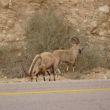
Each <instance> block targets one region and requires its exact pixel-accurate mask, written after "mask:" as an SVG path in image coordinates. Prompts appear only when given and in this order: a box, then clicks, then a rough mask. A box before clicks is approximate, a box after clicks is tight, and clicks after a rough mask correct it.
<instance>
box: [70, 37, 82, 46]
mask: <svg viewBox="0 0 110 110" xmlns="http://www.w3.org/2000/svg"><path fill="white" fill-rule="evenodd" d="M71 41H72V42H73V41H75V42H76V44H79V43H80V41H79V39H78V38H77V37H72V38H71Z"/></svg>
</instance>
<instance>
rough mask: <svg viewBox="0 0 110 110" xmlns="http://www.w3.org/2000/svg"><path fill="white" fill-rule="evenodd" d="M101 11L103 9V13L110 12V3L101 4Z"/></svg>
mask: <svg viewBox="0 0 110 110" xmlns="http://www.w3.org/2000/svg"><path fill="white" fill-rule="evenodd" d="M99 11H101V12H103V13H109V12H110V7H109V6H108V5H104V6H101V7H99Z"/></svg>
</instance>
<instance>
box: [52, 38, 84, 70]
mask: <svg viewBox="0 0 110 110" xmlns="http://www.w3.org/2000/svg"><path fill="white" fill-rule="evenodd" d="M73 41H74V42H75V43H74V42H73ZM71 43H72V47H71V48H69V49H59V50H54V51H53V55H54V56H56V57H57V58H59V60H60V62H61V63H66V64H68V68H69V66H70V65H72V66H73V71H74V67H75V63H76V59H77V57H78V55H79V53H81V51H82V48H81V47H80V41H79V39H78V38H76V37H74V38H71ZM68 68H67V71H68Z"/></svg>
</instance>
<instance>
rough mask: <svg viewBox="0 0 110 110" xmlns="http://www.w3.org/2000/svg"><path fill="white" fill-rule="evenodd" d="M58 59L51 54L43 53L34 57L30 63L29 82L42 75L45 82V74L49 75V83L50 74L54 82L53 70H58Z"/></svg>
mask: <svg viewBox="0 0 110 110" xmlns="http://www.w3.org/2000/svg"><path fill="white" fill-rule="evenodd" d="M58 64H59V59H58V58H56V57H55V56H54V55H53V54H52V53H50V52H43V53H41V54H39V55H36V56H35V58H34V59H33V61H32V64H31V66H30V68H29V71H28V74H29V75H30V77H31V80H33V77H34V76H36V81H37V77H38V76H39V75H40V74H42V75H43V79H44V81H45V74H46V72H47V73H48V75H49V81H50V72H49V70H50V71H51V73H52V74H53V75H54V81H55V70H56V69H57V68H58Z"/></svg>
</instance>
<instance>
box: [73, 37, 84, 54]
mask: <svg viewBox="0 0 110 110" xmlns="http://www.w3.org/2000/svg"><path fill="white" fill-rule="evenodd" d="M71 43H72V47H74V48H75V49H76V50H78V52H79V53H80V54H81V53H82V50H83V49H84V48H82V47H81V46H80V41H79V39H78V38H77V37H72V38H71Z"/></svg>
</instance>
